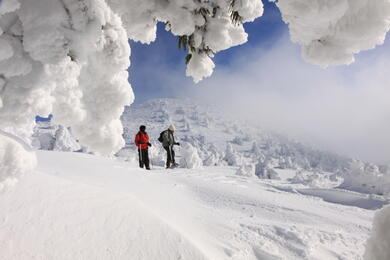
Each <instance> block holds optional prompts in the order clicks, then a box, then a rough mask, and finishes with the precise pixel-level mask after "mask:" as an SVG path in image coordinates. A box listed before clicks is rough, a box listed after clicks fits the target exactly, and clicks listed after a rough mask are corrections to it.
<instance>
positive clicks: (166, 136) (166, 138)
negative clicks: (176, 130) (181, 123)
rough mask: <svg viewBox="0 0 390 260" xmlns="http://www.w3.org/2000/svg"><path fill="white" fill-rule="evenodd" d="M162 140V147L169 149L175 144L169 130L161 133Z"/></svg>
mask: <svg viewBox="0 0 390 260" xmlns="http://www.w3.org/2000/svg"><path fill="white" fill-rule="evenodd" d="M162 138H163V141H162V145H163V147H169V146H172V145H174V144H176V142H175V137H174V136H173V132H172V131H170V130H165V131H164V132H163V135H162Z"/></svg>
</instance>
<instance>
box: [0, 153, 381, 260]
mask: <svg viewBox="0 0 390 260" xmlns="http://www.w3.org/2000/svg"><path fill="white" fill-rule="evenodd" d="M288 175H289V172H288V171H286V170H281V172H280V176H285V177H287V176H288ZM293 187H294V185H293V184H289V183H288V182H287V181H286V180H285V179H284V178H282V179H281V180H262V179H259V178H257V177H250V178H249V177H242V176H238V175H236V174H235V171H234V169H233V168H232V167H205V168H204V169H198V170H191V169H181V168H178V169H170V170H166V169H163V168H160V167H156V166H155V167H154V169H153V170H152V171H150V172H146V171H145V170H142V169H138V168H136V166H135V165H134V163H129V162H127V161H123V160H121V159H115V158H114V159H112V158H111V159H110V158H103V157H99V156H94V155H88V154H83V153H64V152H53V151H39V152H38V168H37V169H36V170H35V171H34V172H33V173H32V174H29V175H25V176H23V177H22V178H21V179H20V181H19V182H18V183H17V185H15V186H14V187H9V188H7V189H6V190H4V191H3V193H2V194H1V196H0V231H1V232H0V241H2V243H0V255H1V259H213V260H214V259H361V257H362V255H363V252H364V244H365V241H366V239H367V238H368V235H369V232H370V226H371V222H372V217H373V214H374V211H373V210H368V209H364V208H362V207H358V206H349V204H355V205H360V204H362V205H373V204H375V203H380V200H375V198H372V197H370V196H368V195H366V196H365V195H362V194H359V193H354V192H350V191H345V190H334V189H328V190H323V189H322V190H321V189H318V190H315V189H311V190H307V191H306V192H307V193H308V194H307V195H305V194H306V192H305V191H303V192H301V191H299V190H295V189H294V188H293ZM310 194H316V195H318V196H322V195H323V196H324V197H332V198H335V199H336V200H337V203H330V202H325V201H324V200H323V199H321V198H320V197H314V196H311V195H310Z"/></svg>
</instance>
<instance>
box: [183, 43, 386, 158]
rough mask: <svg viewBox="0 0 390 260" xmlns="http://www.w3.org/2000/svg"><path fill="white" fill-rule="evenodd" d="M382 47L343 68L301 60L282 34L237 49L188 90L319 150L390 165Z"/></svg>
mask: <svg viewBox="0 0 390 260" xmlns="http://www.w3.org/2000/svg"><path fill="white" fill-rule="evenodd" d="M389 48H390V46H389V47H386V46H383V47H380V48H378V49H376V50H374V51H369V52H366V53H363V54H361V55H360V56H358V57H357V61H356V63H354V64H353V65H350V66H343V67H335V68H330V69H322V68H320V67H317V66H314V65H310V64H307V63H305V62H304V61H303V59H302V58H301V57H300V54H299V53H300V52H299V50H298V48H297V46H295V45H293V44H291V42H290V40H289V39H288V37H287V36H286V35H284V36H283V37H282V38H281V39H280V40H279V41H278V42H276V43H275V44H274V46H273V48H272V49H262V48H257V49H256V48H254V49H250V48H243V51H241V52H237V53H238V55H237V56H236V57H235V58H234V61H233V62H232V63H231V64H230V65H229V66H225V67H223V66H220V65H218V66H217V69H216V73H215V74H214V75H213V77H211V78H210V79H207V80H205V81H203V82H202V83H201V84H200V86H198V87H195V89H193V90H192V91H191V92H192V93H191V94H188V93H187V95H197V96H199V97H202V98H207V99H210V100H213V102H215V101H219V102H220V103H221V104H229V105H228V107H229V108H231V109H232V110H234V111H235V112H237V115H238V116H247V117H250V118H251V119H253V120H260V121H261V122H263V125H264V126H265V127H267V128H271V129H273V130H277V131H279V132H283V133H286V134H288V135H289V136H291V137H294V138H297V139H299V140H303V141H306V142H310V143H312V144H314V145H315V146H317V147H319V148H323V149H328V150H332V151H335V152H338V153H341V154H346V155H349V156H352V157H357V158H360V159H363V160H367V161H373V162H377V163H390V135H389V134H388V133H389V132H390V102H389V100H390V84H389V81H390V76H389V73H388V69H387V68H389V67H390V66H389V65H390V64H389V63H390V59H389V58H390V52H388V49H389Z"/></svg>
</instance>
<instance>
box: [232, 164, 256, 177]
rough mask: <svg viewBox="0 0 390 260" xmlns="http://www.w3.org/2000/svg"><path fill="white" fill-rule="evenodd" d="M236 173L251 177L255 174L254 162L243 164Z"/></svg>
mask: <svg viewBox="0 0 390 260" xmlns="http://www.w3.org/2000/svg"><path fill="white" fill-rule="evenodd" d="M236 175H239V176H246V177H251V176H254V175H255V166H254V165H253V164H246V165H241V166H240V168H238V170H237V171H236Z"/></svg>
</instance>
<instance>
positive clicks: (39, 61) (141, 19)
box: [0, 0, 390, 163]
mask: <svg viewBox="0 0 390 260" xmlns="http://www.w3.org/2000/svg"><path fill="white" fill-rule="evenodd" d="M276 4H277V6H278V7H279V9H280V11H281V13H282V17H283V20H284V21H285V22H286V23H288V24H289V28H290V33H291V38H292V40H293V41H294V42H298V43H299V44H300V45H302V50H303V56H304V58H305V59H306V60H308V61H309V62H313V63H316V64H320V65H322V66H328V65H335V64H348V63H351V62H352V61H353V57H354V54H356V53H358V52H360V51H362V50H366V49H370V48H373V47H375V46H376V45H377V44H381V43H382V42H383V40H384V38H385V35H386V33H387V31H388V30H389V22H390V19H389V18H390V3H389V2H388V1H387V0H377V1H370V0H356V1H349V0H337V1H336V0H279V1H278V2H277V3H276ZM262 13H263V5H262V2H261V1H260V0H213V1H209V0H34V1H31V0H3V1H1V4H0V129H3V130H5V129H7V130H8V132H9V131H12V132H14V133H16V134H17V135H18V136H21V137H23V136H25V137H27V136H30V135H31V132H32V129H33V125H34V117H35V115H42V116H46V115H48V114H53V115H54V121H55V123H58V124H61V125H64V126H65V127H71V128H72V131H73V133H74V134H75V136H76V137H77V138H78V139H79V140H80V143H81V144H82V145H84V146H87V147H88V148H89V149H90V150H92V151H96V152H98V153H100V154H103V155H112V154H114V153H115V152H116V151H117V150H119V149H120V148H121V147H122V146H123V145H124V141H123V138H122V133H123V129H122V124H121V122H120V120H119V118H120V115H121V114H122V112H123V107H124V106H125V105H129V104H131V103H132V102H133V99H134V97H133V92H132V89H131V86H130V84H129V82H128V73H127V68H128V67H129V66H130V61H129V57H130V47H129V44H128V39H129V38H130V39H132V40H135V41H140V42H142V43H150V42H152V41H154V40H155V39H156V24H157V23H158V22H163V23H165V25H166V29H167V30H168V31H170V32H171V33H172V34H174V35H176V36H178V44H179V47H180V48H184V49H186V50H187V51H188V55H187V57H186V63H187V70H186V74H187V75H188V76H191V77H192V78H193V79H194V81H195V82H198V81H200V80H201V79H203V78H204V77H208V76H210V75H211V73H212V71H213V68H214V66H215V65H214V63H213V61H212V58H213V55H214V54H215V53H217V52H219V51H222V50H225V49H228V48H230V47H232V46H236V45H239V44H243V43H245V42H246V41H247V34H246V33H245V30H244V27H243V23H245V22H251V21H253V20H254V19H256V18H258V17H260V16H261V15H262ZM0 138H1V139H0V142H5V139H4V138H3V137H0ZM7 147H10V146H7ZM5 153H7V152H5ZM1 163H3V161H1Z"/></svg>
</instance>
